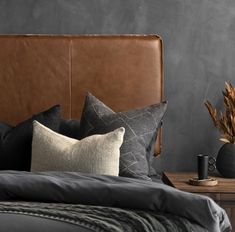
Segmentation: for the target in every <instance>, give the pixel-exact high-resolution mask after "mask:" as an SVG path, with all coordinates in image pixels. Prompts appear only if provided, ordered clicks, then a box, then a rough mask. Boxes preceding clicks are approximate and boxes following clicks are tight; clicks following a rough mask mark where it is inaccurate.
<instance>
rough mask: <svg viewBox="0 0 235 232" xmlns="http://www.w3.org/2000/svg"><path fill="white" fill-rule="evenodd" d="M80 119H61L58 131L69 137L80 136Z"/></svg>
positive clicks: (77, 137) (75, 137)
mask: <svg viewBox="0 0 235 232" xmlns="http://www.w3.org/2000/svg"><path fill="white" fill-rule="evenodd" d="M79 131H80V120H78V119H62V120H61V122H60V129H59V133H60V134H62V135H65V136H68V137H70V138H74V139H79V138H80V134H79Z"/></svg>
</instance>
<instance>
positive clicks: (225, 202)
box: [162, 172, 235, 228]
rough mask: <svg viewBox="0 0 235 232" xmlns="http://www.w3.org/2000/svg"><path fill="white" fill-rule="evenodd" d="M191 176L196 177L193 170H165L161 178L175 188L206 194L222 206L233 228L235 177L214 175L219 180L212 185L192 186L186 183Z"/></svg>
mask: <svg viewBox="0 0 235 232" xmlns="http://www.w3.org/2000/svg"><path fill="white" fill-rule="evenodd" d="M191 177H197V174H196V173H193V172H175V173H173V172H165V173H164V174H163V177H162V180H163V182H164V183H165V184H168V185H170V186H172V187H175V188H177V189H180V190H183V191H186V192H191V193H197V194H201V195H206V196H209V197H210V198H212V199H213V200H214V201H215V202H217V203H218V204H219V205H220V206H221V207H222V208H224V209H225V210H226V212H227V214H228V216H229V218H230V221H231V224H232V226H233V228H235V179H227V178H221V177H217V176H216V177H215V178H217V180H218V181H219V183H218V185H216V186H214V187H204V186H193V185H189V184H188V180H189V178H191ZM213 177H214V176H213Z"/></svg>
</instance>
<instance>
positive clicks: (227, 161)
mask: <svg viewBox="0 0 235 232" xmlns="http://www.w3.org/2000/svg"><path fill="white" fill-rule="evenodd" d="M216 168H217V170H218V171H219V173H220V174H221V175H222V176H223V177H228V178H235V144H232V143H226V144H224V145H223V146H222V147H221V148H220V150H219V153H218V156H217V158H216Z"/></svg>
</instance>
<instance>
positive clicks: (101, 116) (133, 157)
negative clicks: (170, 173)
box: [80, 93, 167, 180]
mask: <svg viewBox="0 0 235 232" xmlns="http://www.w3.org/2000/svg"><path fill="white" fill-rule="evenodd" d="M166 108H167V103H166V102H163V103H160V104H155V105H151V106H147V107H145V108H141V109H134V110H130V111H127V112H118V113H115V112H114V111H113V110H111V109H110V108H109V107H108V106H106V105H105V104H104V103H102V102H101V101H100V100H98V99H97V98H96V97H94V96H93V95H92V94H90V93H88V94H87V96H86V100H85V105H84V108H83V112H82V118H81V124H80V135H81V138H84V137H86V136H89V135H93V134H104V133H107V132H109V131H112V130H114V129H116V128H119V127H124V128H125V129H126V132H125V136H124V142H123V144H122V147H121V155H120V166H119V175H120V176H127V177H136V178H141V179H148V180H150V178H149V177H148V176H147V175H148V172H149V168H148V162H147V159H146V154H147V152H148V150H149V149H150V146H151V142H152V140H153V137H154V136H156V130H157V128H158V126H159V124H160V122H161V120H162V117H163V115H164V113H165V111H166Z"/></svg>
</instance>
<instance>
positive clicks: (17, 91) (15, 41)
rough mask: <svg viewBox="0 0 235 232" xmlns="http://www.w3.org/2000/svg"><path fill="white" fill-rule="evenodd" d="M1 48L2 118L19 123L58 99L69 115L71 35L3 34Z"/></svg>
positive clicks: (65, 114)
mask: <svg viewBox="0 0 235 232" xmlns="http://www.w3.org/2000/svg"><path fill="white" fill-rule="evenodd" d="M0 50H1V52H0V87H1V90H0V109H1V110H0V121H4V122H7V123H10V124H16V123H19V122H20V121H22V120H25V119H26V118H28V117H30V116H31V115H32V114H33V113H37V112H39V111H42V110H45V109H46V108H49V107H51V106H52V105H54V104H58V103H59V104H60V105H61V106H62V110H63V115H64V116H65V117H70V88H71V87H70V57H69V43H68V39H66V38H61V37H60V38H58V37H56V38H52V37H50V36H44V37H37V36H1V37H0Z"/></svg>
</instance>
